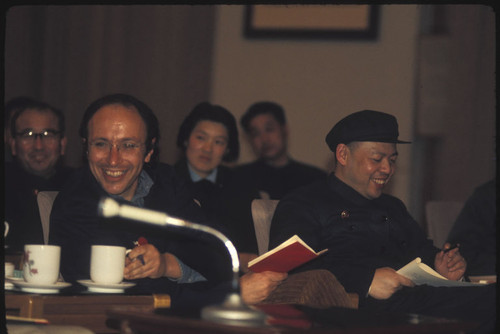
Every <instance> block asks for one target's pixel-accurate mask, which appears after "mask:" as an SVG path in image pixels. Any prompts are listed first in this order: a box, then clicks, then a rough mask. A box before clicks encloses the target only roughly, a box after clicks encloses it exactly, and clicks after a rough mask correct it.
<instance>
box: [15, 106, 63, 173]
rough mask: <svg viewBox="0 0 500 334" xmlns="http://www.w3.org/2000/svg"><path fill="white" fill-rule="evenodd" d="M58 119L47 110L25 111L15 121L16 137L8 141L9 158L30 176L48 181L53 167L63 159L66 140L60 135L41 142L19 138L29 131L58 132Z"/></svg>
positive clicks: (53, 169) (53, 170)
mask: <svg viewBox="0 0 500 334" xmlns="http://www.w3.org/2000/svg"><path fill="white" fill-rule="evenodd" d="M59 130H60V129H59V122H58V119H57V116H56V115H55V114H54V113H53V112H52V111H50V110H37V109H27V110H25V111H23V113H22V114H21V115H19V118H18V119H17V120H16V134H15V136H14V137H12V138H10V148H11V151H12V155H14V156H16V157H17V160H18V161H19V163H20V164H21V166H23V168H24V169H25V170H26V171H27V172H28V173H30V174H34V175H38V176H42V177H45V178H48V177H50V176H52V175H53V174H54V173H55V168H56V165H57V163H58V161H59V159H60V158H61V156H62V155H64V151H65V149H66V141H67V140H66V137H64V136H61V135H59V134H57V135H55V136H50V137H45V138H42V137H41V136H35V138H26V137H23V136H22V135H21V134H22V133H26V132H28V131H33V132H35V133H42V132H44V131H49V132H50V131H51V132H53V133H58V132H59Z"/></svg>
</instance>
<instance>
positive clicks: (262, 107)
mask: <svg viewBox="0 0 500 334" xmlns="http://www.w3.org/2000/svg"><path fill="white" fill-rule="evenodd" d="M262 114H270V115H272V116H273V117H274V118H275V119H276V120H277V121H278V123H280V124H281V125H285V123H286V119H285V111H284V110H283V107H282V106H280V105H279V104H277V103H275V102H269V101H262V102H256V103H254V104H252V105H251V106H250V108H248V110H247V111H246V112H245V113H244V114H243V116H242V117H241V126H242V127H243V129H244V130H245V132H249V131H250V122H251V121H252V119H254V117H256V116H258V115H262Z"/></svg>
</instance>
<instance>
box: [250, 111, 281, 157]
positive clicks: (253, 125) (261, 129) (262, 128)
mask: <svg viewBox="0 0 500 334" xmlns="http://www.w3.org/2000/svg"><path fill="white" fill-rule="evenodd" d="M248 129H249V131H248V133H249V137H250V143H251V144H252V148H253V150H254V152H255V154H257V155H258V156H259V157H260V158H263V159H264V160H266V161H267V162H269V163H270V164H273V162H275V161H276V162H278V161H280V160H283V159H286V156H287V145H286V144H287V137H288V131H287V127H286V125H282V124H280V123H279V122H278V121H277V120H276V119H275V118H274V117H273V115H272V114H260V115H257V116H255V117H254V118H253V119H252V120H251V121H250V123H249V126H248Z"/></svg>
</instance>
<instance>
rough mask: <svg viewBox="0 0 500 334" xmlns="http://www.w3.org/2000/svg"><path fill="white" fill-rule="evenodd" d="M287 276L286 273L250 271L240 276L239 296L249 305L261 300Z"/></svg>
mask: <svg viewBox="0 0 500 334" xmlns="http://www.w3.org/2000/svg"><path fill="white" fill-rule="evenodd" d="M287 277H288V274H287V273H277V272H273V271H264V272H261V273H254V272H252V271H250V272H248V273H246V274H245V275H243V276H241V277H240V286H241V297H242V298H243V301H244V302H245V303H247V304H249V305H251V304H256V303H258V302H261V301H263V300H264V299H266V298H267V296H269V294H270V293H271V292H273V291H274V289H276V287H277V286H278V285H280V284H281V282H283V280H285V279H286V278H287Z"/></svg>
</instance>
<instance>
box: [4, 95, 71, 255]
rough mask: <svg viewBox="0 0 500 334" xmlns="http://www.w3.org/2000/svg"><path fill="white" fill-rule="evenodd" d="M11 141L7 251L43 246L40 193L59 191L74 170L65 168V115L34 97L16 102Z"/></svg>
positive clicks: (7, 170)
mask: <svg viewBox="0 0 500 334" xmlns="http://www.w3.org/2000/svg"><path fill="white" fill-rule="evenodd" d="M11 112H12V115H11V117H10V125H9V127H10V136H7V137H6V139H7V140H8V142H9V145H10V150H11V152H12V156H13V161H12V162H7V163H5V164H4V166H5V183H4V184H5V196H4V204H5V206H4V207H5V220H6V221H7V222H8V223H9V226H10V229H9V234H8V235H7V238H6V240H5V241H6V245H7V246H8V249H7V251H9V252H10V251H14V252H15V251H22V250H23V248H24V245H25V244H43V243H44V238H43V229H42V223H41V221H40V214H39V208H38V203H37V194H38V192H39V191H57V190H60V189H61V188H62V187H63V185H64V182H65V181H66V179H67V178H68V176H69V175H70V174H71V172H72V170H73V169H72V168H70V167H66V166H63V162H62V158H63V155H64V153H65V150H66V142H67V139H66V136H65V134H64V133H65V126H64V114H63V113H62V111H60V110H59V109H56V108H54V107H52V106H50V105H48V104H46V103H44V102H40V101H36V100H34V99H31V98H20V99H17V100H15V107H13V108H12V110H11Z"/></svg>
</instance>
